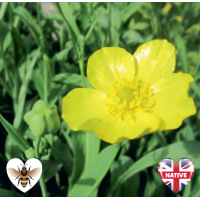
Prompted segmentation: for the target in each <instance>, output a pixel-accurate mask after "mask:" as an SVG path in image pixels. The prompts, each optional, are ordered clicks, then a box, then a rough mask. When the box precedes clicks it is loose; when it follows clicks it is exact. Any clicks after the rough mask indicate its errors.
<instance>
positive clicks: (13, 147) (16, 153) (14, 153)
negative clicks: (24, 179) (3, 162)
mask: <svg viewBox="0 0 200 200" xmlns="http://www.w3.org/2000/svg"><path fill="white" fill-rule="evenodd" d="M21 154H22V152H21V150H20V148H19V146H18V145H17V144H16V142H15V141H14V140H13V138H12V137H11V136H10V135H8V136H7V138H6V142H5V155H6V158H7V160H8V161H9V160H10V159H12V158H19V159H21Z"/></svg>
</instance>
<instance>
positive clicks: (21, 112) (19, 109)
mask: <svg viewBox="0 0 200 200" xmlns="http://www.w3.org/2000/svg"><path fill="white" fill-rule="evenodd" d="M39 56H40V49H38V50H37V51H35V52H34V57H33V59H32V61H30V62H28V70H27V72H26V75H25V78H24V80H23V83H22V86H21V88H20V92H19V97H18V105H17V111H16V113H17V114H16V115H15V118H14V122H13V126H14V127H15V128H17V129H18V128H19V126H20V124H21V121H22V119H23V115H24V105H25V100H26V94H27V90H28V86H29V82H30V79H31V77H32V72H33V68H34V66H35V64H36V62H37V59H38V57H39Z"/></svg>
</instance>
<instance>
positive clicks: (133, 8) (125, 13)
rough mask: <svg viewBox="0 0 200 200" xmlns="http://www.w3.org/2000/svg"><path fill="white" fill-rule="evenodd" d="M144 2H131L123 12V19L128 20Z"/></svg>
mask: <svg viewBox="0 0 200 200" xmlns="http://www.w3.org/2000/svg"><path fill="white" fill-rule="evenodd" d="M142 4H143V2H131V3H130V4H129V5H128V6H126V8H125V9H124V10H123V12H122V21H123V22H126V21H127V20H128V19H129V18H130V17H131V16H132V15H133V14H134V13H135V12H136V11H137V10H138V9H139V8H140V6H141V5H142Z"/></svg>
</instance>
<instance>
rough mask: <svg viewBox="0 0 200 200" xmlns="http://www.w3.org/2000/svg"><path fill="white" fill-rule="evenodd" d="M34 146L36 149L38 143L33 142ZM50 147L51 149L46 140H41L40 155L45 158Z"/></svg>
mask: <svg viewBox="0 0 200 200" xmlns="http://www.w3.org/2000/svg"><path fill="white" fill-rule="evenodd" d="M33 146H34V147H36V141H34V142H33ZM48 147H49V144H48V141H47V139H46V138H43V137H42V138H41V140H40V146H39V154H40V155H41V156H45V155H47V154H48Z"/></svg>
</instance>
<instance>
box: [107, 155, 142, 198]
mask: <svg viewBox="0 0 200 200" xmlns="http://www.w3.org/2000/svg"><path fill="white" fill-rule="evenodd" d="M132 164H133V160H132V159H131V158H130V157H128V156H124V155H123V156H120V157H119V158H118V160H117V161H114V162H113V163H112V165H111V168H110V173H111V187H112V186H113V185H114V184H115V182H116V181H117V179H118V178H119V177H120V176H121V174H123V173H124V172H126V170H127V169H128V168H129V167H130V166H131V165H132ZM139 185H140V177H139V173H137V174H135V175H134V176H133V177H131V178H130V179H129V180H127V181H126V182H124V183H123V184H122V185H121V187H120V188H119V189H118V190H115V191H113V192H112V194H111V196H112V197H119V196H120V197H122V196H123V197H134V196H137V191H138V189H139Z"/></svg>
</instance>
